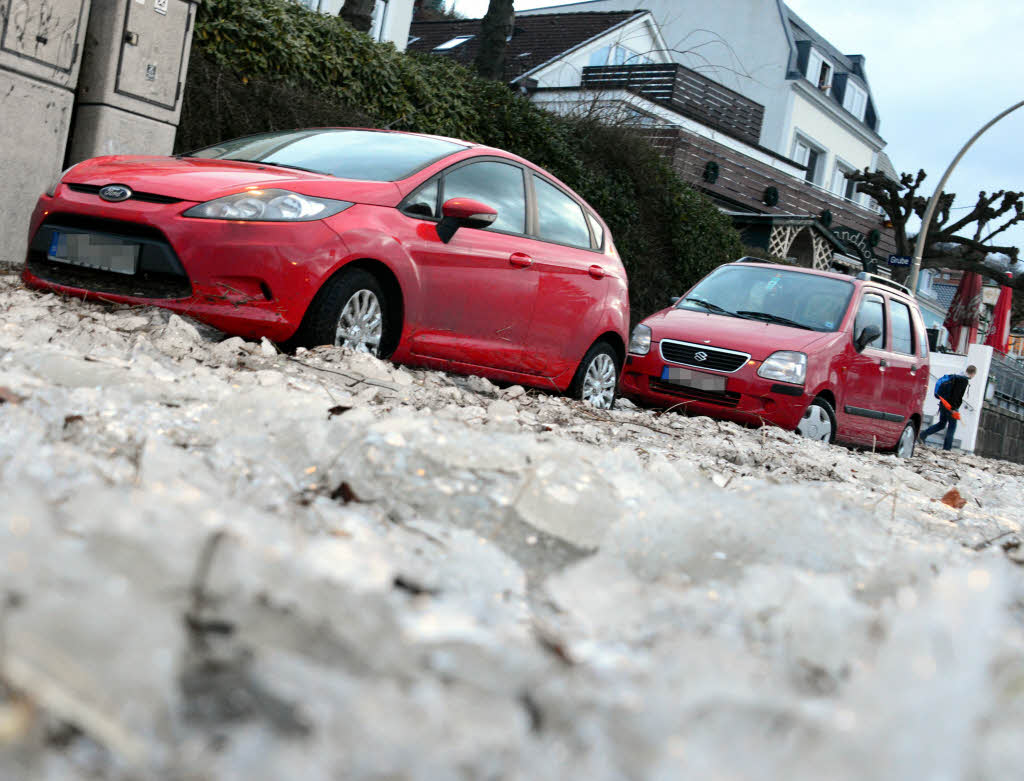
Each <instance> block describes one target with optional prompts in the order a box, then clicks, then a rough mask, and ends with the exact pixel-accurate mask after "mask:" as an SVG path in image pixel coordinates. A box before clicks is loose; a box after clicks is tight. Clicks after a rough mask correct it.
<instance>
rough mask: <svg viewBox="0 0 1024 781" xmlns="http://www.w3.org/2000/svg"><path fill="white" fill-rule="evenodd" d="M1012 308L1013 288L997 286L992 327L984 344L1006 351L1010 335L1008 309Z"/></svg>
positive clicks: (1002, 351)
mask: <svg viewBox="0 0 1024 781" xmlns="http://www.w3.org/2000/svg"><path fill="white" fill-rule="evenodd" d="M1012 309H1013V288H1011V287H1009V286H1008V285H1003V286H1002V287H1001V288H999V300H998V301H996V308H995V310H994V311H993V312H992V328H991V330H989V332H988V338H987V339H985V344H987V345H989V346H990V347H992V348H993V349H995V350H998V351H999V352H1001V353H1005V352H1006V343H1007V341H1008V340H1009V337H1010V310H1012Z"/></svg>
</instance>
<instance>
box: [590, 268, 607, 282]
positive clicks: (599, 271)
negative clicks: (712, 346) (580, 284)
mask: <svg viewBox="0 0 1024 781" xmlns="http://www.w3.org/2000/svg"><path fill="white" fill-rule="evenodd" d="M588 273H589V274H590V276H592V277H593V278H594V279H604V269H603V268H601V267H600V266H596V265H595V266H591V267H590V268H589V269H588Z"/></svg>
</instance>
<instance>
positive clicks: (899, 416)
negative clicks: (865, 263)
mask: <svg viewBox="0 0 1024 781" xmlns="http://www.w3.org/2000/svg"><path fill="white" fill-rule="evenodd" d="M927 387H928V341H927V338H926V335H925V330H924V323H923V320H922V318H921V313H920V311H919V309H918V307H917V304H916V302H915V301H914V299H913V297H912V296H911V295H910V292H909V291H908V290H907V289H906V288H905V287H903V286H902V285H898V284H896V283H894V282H891V281H889V280H887V279H884V278H882V277H876V276H873V275H869V274H865V273H862V274H859V275H858V276H856V277H849V276H844V275H841V274H833V273H828V272H823V271H813V270H810V269H804V268H794V267H792V266H783V265H775V264H768V263H763V262H760V261H757V260H756V259H753V258H744V259H742V260H741V261H738V262H736V263H729V264H726V265H724V266H720V267H719V268H717V269H715V270H714V271H713V272H711V273H710V274H709V275H708V276H706V277H705V278H704V279H702V280H701V281H700V282H698V283H697V285H696V286H694V287H693V289H691V290H690V291H689V292H688V293H687V294H686V295H685V296H683V297H682V298H681V299H679V300H678V302H677V303H676V304H675V305H674V306H672V307H671V308H669V309H665V310H663V311H661V312H657V313H656V314H653V315H651V316H650V317H648V318H647V319H646V320H644V321H643V322H642V323H640V324H639V325H638V326H637V327H636V328H635V329H634V331H633V336H632V340H631V342H630V345H629V356H628V358H627V361H626V367H625V370H624V372H623V377H622V391H623V393H624V394H625V395H628V396H630V397H632V398H634V399H636V400H638V401H640V402H642V403H646V404H652V405H659V406H664V407H668V406H678V407H682V408H685V409H686V410H687V411H688V412H692V413H696V414H702V415H710V416H712V417H717V418H724V419H727V420H734V421H737V422H740V423H749V424H759V423H773V424H775V425H778V426H781V427H783V428H788V429H795V430H796V431H798V432H799V433H801V434H803V435H805V436H808V437H813V438H815V439H820V440H823V441H825V442H833V441H841V442H845V443H848V444H854V445H864V446H876V445H877V446H878V447H882V448H892V449H894V450H895V451H896V452H897V453H898V454H899V455H900V456H905V457H909V456H910V455H912V454H913V452H914V443H915V442H916V434H917V431H918V429H919V427H920V425H921V408H922V405H923V403H924V398H925V394H926V393H927Z"/></svg>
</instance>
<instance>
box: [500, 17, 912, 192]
mask: <svg viewBox="0 0 1024 781" xmlns="http://www.w3.org/2000/svg"><path fill="white" fill-rule="evenodd" d="M634 8H636V9H645V10H649V11H650V12H651V13H652V15H653V17H654V20H655V22H656V24H657V25H658V26H659V28H660V31H661V36H662V38H663V41H664V46H665V50H666V52H667V54H668V55H669V56H670V57H671V58H672V59H673V60H674V61H675V62H678V63H680V64H682V65H685V66H686V67H688V68H690V69H692V70H694V71H696V72H698V73H700V74H701V75H702V76H705V77H706V78H708V79H711V80H713V81H716V82H718V83H719V84H721V85H723V86H724V87H727V88H729V89H731V90H733V91H735V92H738V93H739V94H741V95H743V96H745V97H746V98H749V99H750V100H753V101H755V102H757V103H759V104H761V105H762V106H764V117H763V121H762V125H761V136H760V145H761V146H763V147H765V148H766V149H768V150H770V151H771V152H774V153H776V154H779V155H782V156H785V157H787V158H790V159H792V160H794V161H795V162H797V163H798V164H800V165H801V166H804V167H805V169H806V170H805V171H803V172H802V174H801V175H802V176H803V177H804V178H805V179H806V180H807V181H809V182H811V183H812V184H814V185H815V186H817V187H821V188H823V189H826V190H828V191H830V192H831V193H833V194H835V195H837V196H839V197H841V198H844V199H847V200H849V201H852V202H853V203H855V204H858V205H861V206H866V207H872V206H873V204H871V203H870V201H869V199H868V198H867V196H864V195H863V194H860V193H856V192H855V191H854V188H853V185H852V184H851V183H850V182H848V181H847V180H846V179H845V176H844V174H846V173H850V172H852V171H857V170H864V169H865V168H869V169H871V170H883V171H885V172H886V173H888V174H890V175H891V176H895V172H894V171H892V166H891V163H889V161H888V158H887V157H886V156H885V154H884V152H883V151H882V150H883V149H884V147H885V141H884V140H883V139H882V137H881V136H880V135H879V133H878V129H879V118H878V112H877V110H876V109H875V106H874V102H873V100H872V96H871V89H870V86H869V84H868V82H867V77H866V73H865V64H864V58H863V57H861V56H859V55H844V54H842V53H841V52H839V51H838V50H837V49H836V48H835V47H833V46H832V45H831V44H830V43H829V42H828V41H826V40H825V39H824V38H823V37H822V36H820V35H818V34H817V33H816V32H815V31H814V30H813V29H812V28H811V27H810V26H809V25H808V24H807V23H806V22H804V21H803V20H802V19H800V18H799V17H798V16H796V14H794V13H793V12H792V11H791V10H790V9H789V8H788V7H787V6H786V5H785V3H784V2H782V0H716V2H713V3H708V2H705V0H589V2H578V3H569V4H562V5H552V6H547V7H545V8H537V9H531V10H528V11H520V12H517V13H518V14H519V15H530V14H543V13H549V14H550V13H572V12H581V11H612V10H623V9H634ZM647 54H648V55H649V56H653V54H654V52H653V51H652V52H649V53H647Z"/></svg>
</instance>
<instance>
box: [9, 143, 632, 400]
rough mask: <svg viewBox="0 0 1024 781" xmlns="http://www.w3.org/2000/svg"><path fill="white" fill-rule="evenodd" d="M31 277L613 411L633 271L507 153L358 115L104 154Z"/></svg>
mask: <svg viewBox="0 0 1024 781" xmlns="http://www.w3.org/2000/svg"><path fill="white" fill-rule="evenodd" d="M29 235H30V247H29V251H28V257H27V259H26V265H25V270H24V273H23V278H24V280H25V282H26V283H28V284H29V285H32V286H34V287H39V288H46V289H51V290H58V291H61V292H65V293H70V294H73V295H80V296H89V297H93V298H102V299H104V300H108V301H116V302H127V303H137V304H148V305H156V306H162V307H166V308H168V309H171V310H173V311H175V312H180V313H183V314H188V315H191V316H192V317H195V318H197V319H199V320H202V321H205V322H207V323H210V324H211V325H213V326H215V327H217V328H220V329H221V330H223V331H226V332H228V333H231V334H237V335H239V336H243V337H246V338H258V337H261V336H266V337H268V338H270V339H272V340H275V341H286V340H291V341H292V342H293V343H294V344H309V345H317V344H335V345H344V346H348V347H351V348H354V349H357V350H363V351H367V352H371V353H374V354H377V355H380V356H382V357H388V356H390V357H391V358H392V359H393V360H395V361H398V362H402V363H408V364H416V365H423V366H430V367H434V368H440V369H450V370H453V371H458V372H464V373H473V374H481V375H484V376H488V377H491V378H493V379H498V380H505V381H511V382H518V383H523V384H528V385H533V386H537V387H542V388H549V389H556V390H559V391H566V390H571V392H572V393H573V394H574V395H576V396H577V397H578V398H583V399H584V400H585V401H588V402H589V403H591V404H593V405H595V406H598V407H610V406H611V404H612V402H613V399H614V395H615V390H616V383H617V380H618V374H619V369H620V368H621V366H622V362H623V359H624V358H625V339H626V336H627V333H628V322H629V303H628V298H627V291H626V274H625V271H624V269H623V267H622V263H621V262H620V260H619V257H618V254H617V253H616V251H615V247H614V245H613V243H612V241H611V236H610V235H609V233H608V229H607V227H606V226H605V224H604V222H603V221H602V220H601V218H600V217H598V215H597V214H596V213H595V212H594V211H593V209H591V208H590V207H589V206H588V205H587V204H586V203H585V202H584V201H583V200H582V199H581V198H579V196H577V195H576V194H575V193H573V192H572V191H571V190H570V189H569V188H568V187H566V186H565V185H564V184H563V183H562V182H560V181H558V180H557V179H555V178H554V177H553V176H551V175H550V174H548V173H546V172H545V171H543V170H542V169H540V168H538V167H536V166H534V165H533V164H531V163H529V162H528V161H526V160H523V159H522V158H519V157H516V156H515V155H512V154H509V153H508V152H504V151H501V150H499V149H492V148H489V147H482V146H478V145H474V144H470V143H467V142H463V141H456V140H453V139H448V138H439V137H435V136H424V135H415V134H410V133H396V132H387V131H373V130H359V129H346V128H324V129H313V130H296V131H289V132H281V133H267V134H262V135H258V136H251V137H247V138H242V139H237V140H234V141H228V142H225V143H223V144H219V145H217V146H214V147H210V148H208V149H202V150H199V151H197V152H193V153H191V154H189V155H183V156H178V157H123V156H122V157H101V158H95V159H92V160H86V161H85V162H82V163H79V164H78V165H76V166H74V167H73V168H71V169H70V170H69V171H66V172H65V173H64V174H63V175H62V177H61V179H60V180H59V181H58V182H57V183H55V184H54V186H53V187H52V188H51V190H50V191H49V192H48V193H46V194H45V195H43V196H42V197H40V199H39V203H38V205H37V207H36V210H35V213H34V214H33V218H32V223H31V228H30V234H29Z"/></svg>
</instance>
